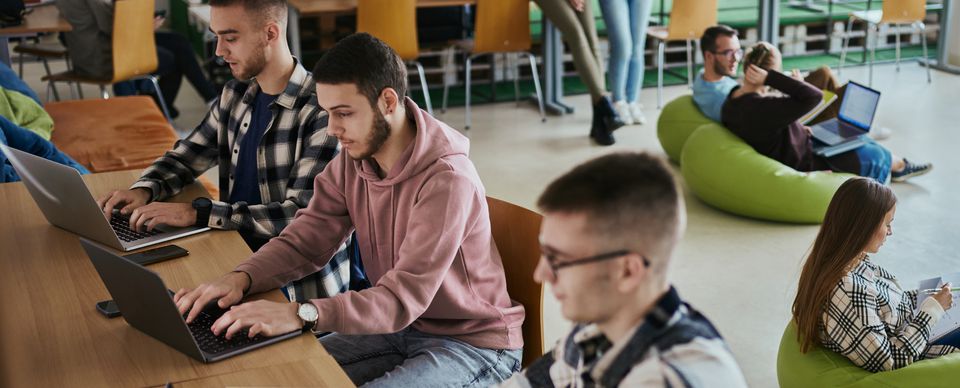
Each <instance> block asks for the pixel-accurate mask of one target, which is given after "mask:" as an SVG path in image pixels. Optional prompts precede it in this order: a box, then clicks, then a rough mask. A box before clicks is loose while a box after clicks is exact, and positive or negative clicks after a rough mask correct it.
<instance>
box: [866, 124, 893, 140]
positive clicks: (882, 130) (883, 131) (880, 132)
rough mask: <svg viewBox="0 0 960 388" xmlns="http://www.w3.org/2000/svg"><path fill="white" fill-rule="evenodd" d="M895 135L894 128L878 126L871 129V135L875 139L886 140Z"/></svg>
mask: <svg viewBox="0 0 960 388" xmlns="http://www.w3.org/2000/svg"><path fill="white" fill-rule="evenodd" d="M890 135H893V130H892V129H890V128H888V127H877V128H874V129H871V130H870V137H871V138H873V140H886V139H889V138H890Z"/></svg>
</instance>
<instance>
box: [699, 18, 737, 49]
mask: <svg viewBox="0 0 960 388" xmlns="http://www.w3.org/2000/svg"><path fill="white" fill-rule="evenodd" d="M721 35H722V36H726V37H730V38H732V37H734V36H737V30H734V29H733V28H730V26H725V25H723V24H718V25H716V26H713V27H709V28H707V29H706V30H704V31H703V36H701V37H700V51H702V52H704V53H706V52H711V53H716V52H717V38H719V37H720V36H721Z"/></svg>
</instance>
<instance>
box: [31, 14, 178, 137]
mask: <svg viewBox="0 0 960 388" xmlns="http://www.w3.org/2000/svg"><path fill="white" fill-rule="evenodd" d="M153 4H154V0H119V1H117V2H115V3H114V9H113V31H123V33H115V34H113V35H112V40H113V44H112V54H113V77H112V78H111V79H97V78H91V77H84V76H81V75H79V74H76V73H75V72H74V71H72V70H71V71H66V72H62V73H57V74H54V75H50V76H46V77H43V78H42V79H43V80H44V81H50V82H51V83H53V82H77V83H86V84H96V85H100V93H101V96H102V97H103V98H109V97H110V94H109V93H107V88H106V86H107V85H111V84H115V83H117V82H122V81H133V80H140V79H146V80H149V81H150V83H151V84H152V85H153V88H154V90H155V91H156V92H157V97H158V98H157V100H159V101H160V108H162V109H163V114H164V116H166V117H167V119H169V118H170V111H169V110H168V109H167V104H166V103H165V102H164V100H163V93H162V92H161V91H160V84H159V83H158V82H157V77H155V76H154V75H153V74H151V73H153V72H154V71H156V70H157V47H156V42H155V41H154V37H153V34H154V31H153V7H154V5H153ZM77 89H78V90H79V89H80V87H79V85H78V86H77ZM82 97H83V95H82V94H81V98H82Z"/></svg>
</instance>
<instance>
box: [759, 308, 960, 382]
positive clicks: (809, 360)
mask: <svg viewBox="0 0 960 388" xmlns="http://www.w3.org/2000/svg"><path fill="white" fill-rule="evenodd" d="M958 379H960V353H952V354H948V355H945V356H942V357H938V358H934V359H929V360H920V361H917V362H914V363H912V364H910V365H907V366H906V367H903V368H900V369H895V370H892V371H886V372H878V373H870V372H868V371H867V370H865V369H863V368H861V367H859V366H856V365H854V364H853V363H852V362H850V360H849V359H847V358H846V357H844V356H842V355H840V354H837V353H834V352H832V351H830V350H827V349H826V348H824V347H822V346H819V345H814V346H813V347H812V348H811V349H809V350H808V351H807V352H806V353H800V343H799V342H798V341H797V325H796V323H794V321H793V320H790V323H789V324H787V328H786V329H785V330H784V331H783V336H782V337H781V338H780V349H779V352H778V353H777V380H778V382H779V383H780V387H781V388H806V387H844V388H873V387H888V388H896V387H899V388H936V387H947V386H953V384H956V381H958ZM951 381H952V382H953V383H951Z"/></svg>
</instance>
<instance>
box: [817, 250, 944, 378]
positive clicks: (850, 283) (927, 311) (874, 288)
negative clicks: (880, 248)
mask: <svg viewBox="0 0 960 388" xmlns="http://www.w3.org/2000/svg"><path fill="white" fill-rule="evenodd" d="M942 315H943V309H942V308H941V307H940V306H939V305H938V304H937V303H936V301H934V300H933V298H930V299H929V300H928V301H924V303H923V304H922V305H921V306H919V308H918V306H917V290H910V291H904V290H903V289H902V288H901V287H900V284H899V283H897V279H896V277H894V276H893V275H891V274H890V273H889V272H887V271H886V270H885V269H883V268H882V267H880V266H879V265H877V264H876V263H873V262H871V261H870V259H869V258H866V259H865V260H862V261H861V262H860V263H859V264H857V266H856V267H855V268H854V269H853V270H852V271H850V272H849V273H848V274H846V275H845V276H844V277H843V278H842V279H841V280H840V282H839V283H838V284H837V288H836V289H835V290H834V292H833V295H832V296H831V297H830V302H829V304H828V305H827V307H826V310H825V311H824V313H823V319H822V321H821V325H820V337H821V338H822V339H823V340H822V342H823V345H824V346H825V347H826V348H827V349H830V350H832V351H834V352H837V353H840V354H842V355H844V356H846V357H847V358H849V359H850V361H852V362H853V363H854V364H856V365H858V366H860V367H862V368H864V369H866V370H869V371H871V372H879V371H887V370H893V369H898V368H902V367H905V366H907V365H910V364H911V363H913V362H914V361H917V360H921V359H926V358H936V357H939V356H942V355H944V354H947V353H952V352H955V351H957V350H958V349H957V348H955V347H952V346H946V345H930V344H929V343H928V342H927V340H928V339H929V338H930V329H931V328H933V326H934V325H936V323H937V321H938V320H939V319H940V317H941V316H942Z"/></svg>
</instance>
